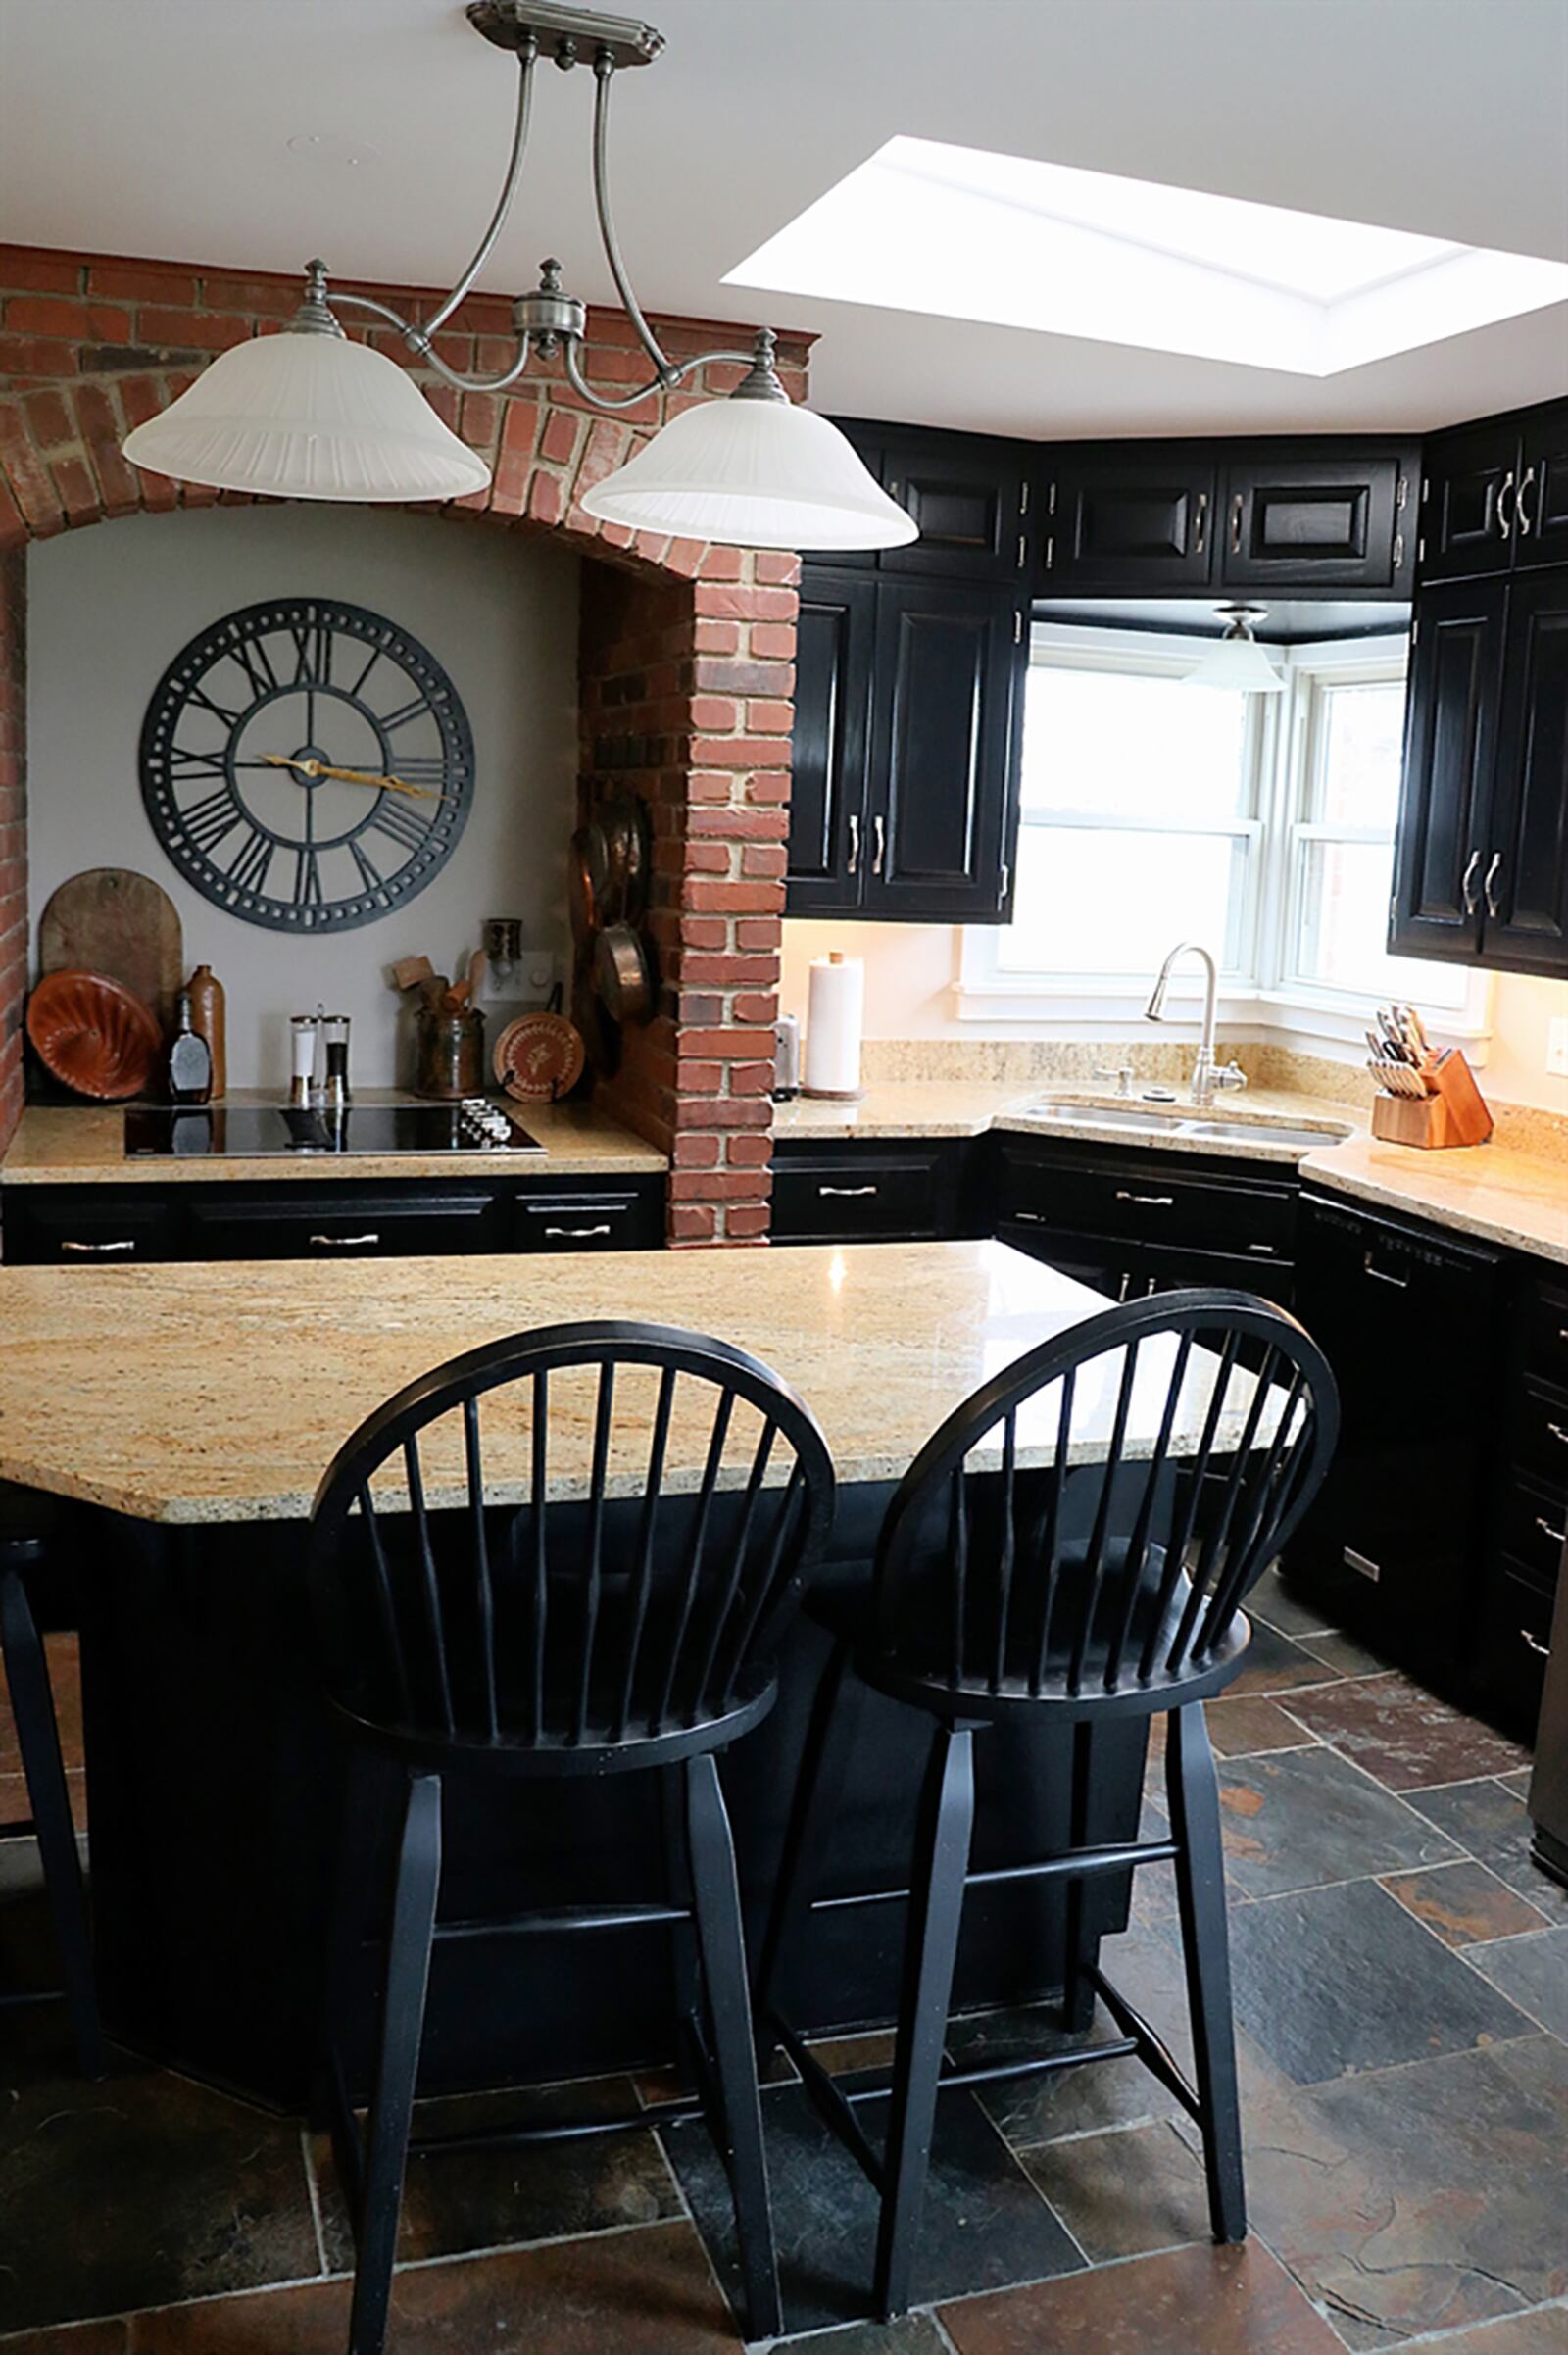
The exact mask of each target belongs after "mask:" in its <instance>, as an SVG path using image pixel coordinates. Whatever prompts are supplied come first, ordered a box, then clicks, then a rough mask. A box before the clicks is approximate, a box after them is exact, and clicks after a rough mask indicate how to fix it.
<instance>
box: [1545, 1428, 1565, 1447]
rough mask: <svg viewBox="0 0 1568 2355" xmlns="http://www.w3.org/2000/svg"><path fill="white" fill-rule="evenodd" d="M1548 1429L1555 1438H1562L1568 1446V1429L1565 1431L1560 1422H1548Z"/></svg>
mask: <svg viewBox="0 0 1568 2355" xmlns="http://www.w3.org/2000/svg"><path fill="white" fill-rule="evenodd" d="M1546 1429H1547V1430H1548V1431H1549V1432H1550V1433H1551V1436H1552V1438H1553V1439H1554V1440H1561V1442H1562V1444H1563V1446H1564V1447H1568V1431H1564V1429H1563V1427H1562V1425H1561V1424H1560V1423H1548V1424H1547V1425H1546Z"/></svg>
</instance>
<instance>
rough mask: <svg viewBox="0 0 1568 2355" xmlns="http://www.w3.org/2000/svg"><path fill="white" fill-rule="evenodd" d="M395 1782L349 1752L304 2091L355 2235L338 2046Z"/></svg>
mask: <svg viewBox="0 0 1568 2355" xmlns="http://www.w3.org/2000/svg"><path fill="white" fill-rule="evenodd" d="M401 1781H402V1777H401V1776H400V1775H399V1774H398V1771H397V1769H396V1768H395V1767H394V1766H392V1765H391V1764H390V1763H389V1762H388V1761H387V1760H386V1759H384V1758H380V1757H378V1756H376V1755H375V1754H374V1753H373V1752H371V1751H369V1750H366V1749H362V1748H361V1747H360V1746H359V1745H358V1744H357V1743H356V1744H354V1745H353V1746H352V1747H351V1748H350V1750H349V1753H348V1760H347V1766H346V1770H345V1773H344V1778H343V1803H342V1811H341V1814H340V1816H339V1819H338V1835H337V1863H336V1869H335V1871H334V1873H333V1878H332V1894H331V1912H330V1915H329V1918H328V1925H327V1938H326V1946H325V1950H324V1953H323V1957H322V1969H321V2025H320V2031H319V2049H318V2052H317V2059H316V2078H315V2083H314V2085H313V2087H312V2093H311V2120H312V2124H313V2125H319V2126H325V2127H326V2129H327V2131H328V2133H329V2134H330V2135H331V2137H332V2161H333V2164H334V2166H335V2167H336V2169H337V2177H338V2183H339V2185H340V2187H341V2189H342V2193H343V2197H344V2200H345V2202H346V2204H347V2207H348V2211H349V2216H350V2219H351V2221H352V2223H353V2227H354V2231H355V2233H356V2236H357V2235H358V2232H359V2216H360V2203H361V2199H362V2197H363V2194H364V2188H365V2183H364V2178H365V2153H364V2151H363V2149H362V2148H361V2146H360V2135H359V2129H358V2127H357V2126H356V2124H355V2120H354V2105H353V2102H352V2100H351V2098H350V2092H349V2077H348V2070H347V2067H346V2065H345V2059H344V2047H345V2043H346V2041H347V2037H348V2033H349V2029H350V2024H351V2022H352V2021H353V2018H354V2014H355V2009H356V2005H357V2003H358V2000H359V1998H360V1995H361V1993H362V1987H361V1980H362V1970H361V1940H362V1937H363V1934H364V1931H365V1927H366V1913H367V1908H366V1907H365V1905H364V1904H363V1903H362V1902H361V1898H362V1894H363V1892H362V1889H361V1873H362V1869H363V1859H364V1858H365V1857H366V1856H367V1855H369V1856H376V1855H379V1853H380V1841H379V1838H378V1834H379V1831H380V1821H381V1815H382V1812H383V1805H384V1802H385V1800H386V1796H387V1786H388V1784H389V1783H390V1784H392V1785H393V1786H394V1789H395V1788H396V1786H397V1785H399V1784H400V1783H401Z"/></svg>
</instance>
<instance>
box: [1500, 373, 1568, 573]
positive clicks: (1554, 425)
mask: <svg viewBox="0 0 1568 2355" xmlns="http://www.w3.org/2000/svg"><path fill="white" fill-rule="evenodd" d="M1522 423H1523V431H1522V434H1521V437H1520V450H1519V498H1518V503H1517V512H1516V515H1515V519H1514V555H1513V561H1514V564H1515V566H1516V567H1517V566H1520V565H1531V566H1534V565H1537V564H1568V401H1559V402H1557V403H1555V404H1554V405H1553V407H1552V408H1550V409H1548V410H1545V411H1544V412H1542V413H1540V414H1538V415H1536V416H1534V417H1530V416H1527V417H1525V418H1524V419H1523V420H1522Z"/></svg>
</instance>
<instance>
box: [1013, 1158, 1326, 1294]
mask: <svg viewBox="0 0 1568 2355" xmlns="http://www.w3.org/2000/svg"><path fill="white" fill-rule="evenodd" d="M998 1211H999V1215H1000V1218H1001V1220H1002V1221H1003V1223H1004V1224H1006V1223H1007V1222H1009V1221H1016V1220H1019V1219H1020V1218H1021V1219H1022V1222H1023V1223H1024V1224H1039V1223H1041V1222H1042V1221H1043V1222H1044V1223H1045V1224H1047V1225H1049V1226H1052V1227H1078V1228H1087V1229H1090V1230H1092V1231H1093V1232H1094V1233H1096V1234H1100V1235H1127V1236H1135V1237H1137V1239H1138V1240H1139V1241H1140V1242H1143V1243H1152V1244H1168V1243H1179V1244H1182V1245H1185V1246H1192V1247H1196V1248H1197V1249H1198V1250H1200V1251H1224V1252H1228V1253H1230V1254H1232V1255H1233V1256H1235V1257H1237V1258H1241V1259H1249V1258H1253V1259H1256V1260H1258V1261H1259V1262H1260V1263H1261V1264H1263V1265H1267V1263H1268V1262H1269V1261H1270V1260H1279V1259H1289V1258H1290V1257H1291V1255H1292V1240H1293V1236H1294V1232H1295V1219H1296V1200H1295V1191H1294V1188H1291V1187H1286V1186H1269V1185H1266V1184H1263V1185H1259V1184H1258V1183H1257V1182H1256V1181H1255V1180H1251V1179H1242V1178H1235V1179H1227V1178H1222V1177H1211V1176H1203V1177H1197V1178H1195V1177H1187V1176H1185V1175H1180V1176H1179V1175H1176V1174H1173V1172H1172V1171H1171V1169H1170V1166H1169V1164H1168V1163H1164V1164H1161V1163H1158V1162H1152V1163H1143V1164H1142V1165H1141V1164H1140V1162H1136V1161H1132V1160H1131V1159H1129V1162H1128V1163H1125V1164H1124V1163H1121V1162H1114V1161H1102V1160H1098V1159H1077V1158H1075V1159H1072V1160H1067V1159H1060V1160H1054V1159H1047V1158H1044V1157H1042V1156H1037V1155H1035V1154H1031V1153H1025V1152H1022V1151H1020V1150H1019V1149H1017V1148H1016V1147H1010V1146H1004V1148H1003V1153H1002V1182H1001V1196H1000V1200H999V1203H998Z"/></svg>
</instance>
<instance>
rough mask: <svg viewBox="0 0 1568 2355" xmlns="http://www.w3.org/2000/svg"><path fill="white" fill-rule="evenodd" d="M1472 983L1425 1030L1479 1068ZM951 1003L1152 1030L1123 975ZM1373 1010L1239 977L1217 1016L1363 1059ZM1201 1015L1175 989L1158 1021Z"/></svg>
mask: <svg viewBox="0 0 1568 2355" xmlns="http://www.w3.org/2000/svg"><path fill="white" fill-rule="evenodd" d="M1478 980H1479V986H1473V987H1472V990H1471V991H1470V993H1469V997H1468V1003H1467V1004H1466V1005H1465V1006H1463V1007H1462V1008H1459V1009H1451V1010H1444V1011H1439V1012H1433V1013H1431V1014H1429V1015H1428V1016H1427V1029H1428V1031H1429V1032H1430V1033H1431V1035H1432V1038H1433V1040H1434V1042H1435V1043H1437V1044H1441V1045H1446V1046H1462V1047H1463V1048H1464V1049H1465V1051H1466V1053H1467V1054H1468V1055H1469V1057H1470V1060H1471V1061H1472V1062H1473V1063H1475V1064H1476V1065H1478V1066H1481V1065H1484V1064H1485V1062H1486V1060H1487V1051H1488V1048H1489V1046H1490V1043H1491V1038H1492V1020H1491V1016H1492V1006H1491V993H1490V990H1489V989H1488V988H1487V987H1486V985H1485V977H1478ZM950 1002H951V1006H952V1011H953V1015H954V1018H955V1019H956V1021H958V1022H961V1023H974V1024H981V1023H986V1024H991V1025H1003V1024H1006V1025H1011V1024H1014V1023H1016V1024H1020V1025H1021V1024H1029V1025H1032V1026H1033V1027H1034V1028H1035V1029H1037V1030H1039V1031H1041V1032H1044V1033H1047V1034H1055V1035H1060V1036H1068V1037H1070V1036H1082V1037H1106V1036H1112V1035H1120V1034H1122V1033H1126V1035H1128V1036H1131V1037H1136V1038H1147V1037H1150V1036H1151V1035H1152V1028H1153V1026H1152V1025H1151V1024H1150V1023H1149V1022H1148V1019H1147V1017H1146V1015H1145V1011H1144V1009H1145V1007H1146V1006H1147V1005H1148V1003H1149V983H1148V981H1147V980H1140V981H1137V982H1136V983H1135V982H1133V980H1132V979H1131V977H1125V978H1124V977H1123V976H1122V975H1119V974H1110V975H1106V976H1105V977H1104V978H1103V979H1100V978H1095V979H1089V978H1085V977H1082V976H1080V977H1077V978H1075V977H1073V976H1071V975H1062V976H1060V977H1049V978H1035V977H1034V976H1024V975H1020V976H1018V977H1017V978H1016V979H1014V980H1010V981H1009V982H1008V983H1007V984H1005V985H1003V984H1001V983H1000V982H999V983H996V984H993V985H987V986H983V987H982V986H976V985H975V984H973V983H967V984H966V983H962V982H959V983H956V984H955V985H954V988H953V990H952V993H951V1001H950ZM1372 1006H1373V1002H1372V1001H1371V1000H1370V999H1365V998H1361V997H1351V996H1349V995H1348V994H1343V993H1341V992H1338V991H1328V990H1324V991H1313V990H1308V989H1300V990H1295V991H1287V990H1281V989H1264V988H1262V987H1261V986H1260V985H1259V984H1257V983H1256V982H1250V981H1245V980H1244V981H1232V982H1230V983H1226V982H1224V981H1222V982H1221V984H1220V992H1219V999H1218V1004H1217V1006H1216V1012H1215V1019H1216V1022H1217V1024H1218V1026H1219V1028H1220V1029H1221V1030H1222V1031H1225V1032H1230V1033H1232V1034H1235V1033H1236V1032H1238V1031H1239V1032H1241V1033H1243V1034H1244V1036H1245V1037H1247V1038H1250V1039H1253V1040H1266V1039H1270V1038H1273V1039H1276V1040H1281V1043H1283V1040H1282V1039H1281V1034H1284V1035H1285V1036H1286V1037H1288V1038H1290V1039H1296V1040H1299V1041H1301V1042H1302V1044H1303V1046H1305V1047H1307V1048H1308V1049H1311V1048H1326V1049H1329V1050H1331V1051H1338V1053H1337V1059H1340V1060H1353V1061H1356V1062H1359V1061H1361V1060H1362V1059H1363V1056H1364V1052H1365V1046H1366V1038H1365V1033H1366V1030H1367V1027H1368V1024H1369V1022H1370V1020H1371V1018H1372ZM1202 1011H1203V1003H1202V999H1201V996H1192V997H1182V998H1177V997H1175V996H1174V995H1172V996H1171V997H1170V998H1169V999H1168V1000H1167V1002H1166V1013H1165V1019H1164V1023H1163V1025H1161V1027H1163V1028H1164V1029H1165V1030H1167V1031H1174V1032H1176V1033H1177V1034H1178V1035H1179V1034H1180V1032H1181V1031H1182V1030H1183V1029H1184V1028H1186V1027H1196V1026H1197V1025H1198V1024H1199V1023H1200V1022H1201V1020H1202ZM1347 1050H1349V1051H1350V1052H1349V1053H1347Z"/></svg>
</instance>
